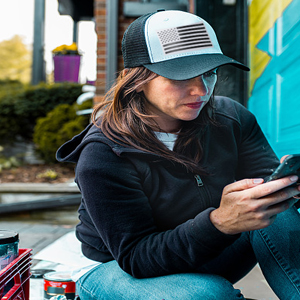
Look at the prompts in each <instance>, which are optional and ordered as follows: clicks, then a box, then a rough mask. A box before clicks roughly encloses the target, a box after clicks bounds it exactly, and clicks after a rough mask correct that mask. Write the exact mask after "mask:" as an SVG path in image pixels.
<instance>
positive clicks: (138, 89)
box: [136, 85, 144, 93]
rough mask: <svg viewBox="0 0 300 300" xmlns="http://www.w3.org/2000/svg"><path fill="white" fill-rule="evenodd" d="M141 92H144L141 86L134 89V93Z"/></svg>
mask: <svg viewBox="0 0 300 300" xmlns="http://www.w3.org/2000/svg"><path fill="white" fill-rule="evenodd" d="M143 91H144V89H143V85H140V86H139V87H137V89H136V92H137V93H140V92H143Z"/></svg>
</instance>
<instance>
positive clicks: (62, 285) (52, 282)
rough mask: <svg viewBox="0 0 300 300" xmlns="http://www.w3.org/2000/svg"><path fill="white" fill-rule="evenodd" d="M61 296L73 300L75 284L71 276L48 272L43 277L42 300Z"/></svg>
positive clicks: (63, 273)
mask: <svg viewBox="0 0 300 300" xmlns="http://www.w3.org/2000/svg"><path fill="white" fill-rule="evenodd" d="M58 295H63V296H66V298H67V300H74V299H75V296H76V284H75V282H74V281H72V280H71V276H70V274H68V273H65V272H50V273H47V274H45V275H44V300H48V299H50V298H51V297H54V296H58Z"/></svg>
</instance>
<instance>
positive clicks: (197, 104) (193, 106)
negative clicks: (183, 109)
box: [185, 102, 203, 109]
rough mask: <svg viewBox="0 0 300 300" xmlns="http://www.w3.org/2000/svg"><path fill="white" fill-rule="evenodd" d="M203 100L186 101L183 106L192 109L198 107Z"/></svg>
mask: <svg viewBox="0 0 300 300" xmlns="http://www.w3.org/2000/svg"><path fill="white" fill-rule="evenodd" d="M202 104H203V102H193V103H187V104H185V106H187V107H189V108H192V109H199V108H200V107H201V106H202Z"/></svg>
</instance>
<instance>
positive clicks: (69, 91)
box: [0, 83, 82, 140]
mask: <svg viewBox="0 0 300 300" xmlns="http://www.w3.org/2000/svg"><path fill="white" fill-rule="evenodd" d="M14 84H15V85H17V83H14ZM0 90H1V85H0ZM17 90H18V92H15V93H13V94H12V93H7V92H6V93H4V92H2V93H0V128H1V130H0V139H1V140H13V139H15V136H16V135H19V136H21V137H22V138H24V139H29V140H31V139H32V135H33V129H34V126H35V124H36V120H37V119H38V118H40V117H45V116H46V114H47V113H48V112H50V111H51V110H52V109H54V108H55V107H56V106H57V105H59V104H62V103H66V104H73V103H75V101H76V99H77V98H78V97H79V95H80V94H81V93H82V85H81V84H76V83H57V84H53V85H47V84H45V83H41V84H39V85H36V86H27V87H23V88H22V89H21V88H19V89H17ZM1 95H2V96H1Z"/></svg>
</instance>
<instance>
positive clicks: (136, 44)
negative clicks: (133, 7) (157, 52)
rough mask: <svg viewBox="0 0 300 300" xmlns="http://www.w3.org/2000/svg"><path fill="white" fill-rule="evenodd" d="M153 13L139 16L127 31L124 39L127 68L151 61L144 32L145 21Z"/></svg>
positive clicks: (123, 46)
mask: <svg viewBox="0 0 300 300" xmlns="http://www.w3.org/2000/svg"><path fill="white" fill-rule="evenodd" d="M153 14H154V13H150V14H147V15H144V16H142V17H139V18H138V19H136V20H135V21H134V22H133V23H131V24H130V25H129V27H128V28H127V30H126V31H125V33H124V36H123V40H122V54H123V59H124V67H125V68H134V67H139V66H142V65H144V64H149V63H150V58H149V54H148V49H147V45H146V41H145V35H144V32H145V22H146V21H147V19H148V18H149V17H150V16H151V15H153Z"/></svg>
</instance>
